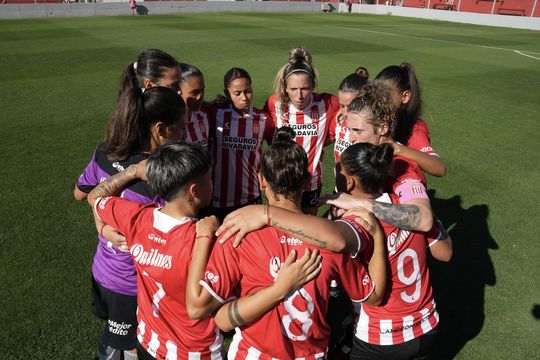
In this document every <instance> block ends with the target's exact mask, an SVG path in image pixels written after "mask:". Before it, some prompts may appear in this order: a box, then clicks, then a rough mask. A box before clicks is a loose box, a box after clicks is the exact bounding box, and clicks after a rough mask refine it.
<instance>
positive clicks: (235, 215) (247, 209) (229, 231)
mask: <svg viewBox="0 0 540 360" xmlns="http://www.w3.org/2000/svg"><path fill="white" fill-rule="evenodd" d="M266 207H267V205H248V206H244V207H243V208H240V209H238V210H235V211H233V212H232V213H230V214H229V215H227V216H226V217H225V219H223V224H221V226H220V227H219V229H218V230H217V232H216V236H221V238H220V239H219V243H220V244H224V243H225V242H226V241H227V240H229V239H230V238H231V237H232V236H233V235H234V234H236V236H235V238H234V242H233V247H237V246H238V245H240V243H241V242H242V239H243V238H244V236H246V234H248V233H250V232H251V231H255V230H259V229H262V228H263V227H264V226H265V225H266V221H267V218H266V210H267V209H266Z"/></svg>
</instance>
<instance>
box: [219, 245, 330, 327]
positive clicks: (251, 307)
mask: <svg viewBox="0 0 540 360" xmlns="http://www.w3.org/2000/svg"><path fill="white" fill-rule="evenodd" d="M295 257H296V252H295V251H294V250H293V251H292V252H291V253H290V254H289V256H288V257H287V260H286V261H285V262H284V263H283V264H281V269H280V270H279V272H278V277H277V279H276V282H274V283H273V284H272V285H270V286H268V287H266V288H264V289H262V290H261V291H259V292H256V293H252V294H249V295H247V296H244V297H242V298H240V299H236V300H233V301H231V302H228V303H226V304H225V305H223V306H222V307H221V308H220V309H219V310H218V312H217V313H216V315H215V316H214V320H215V321H216V325H217V326H218V327H219V328H220V329H221V330H223V331H231V330H232V329H234V328H235V327H240V326H243V325H245V324H248V323H250V322H252V321H254V320H257V319H258V318H260V317H261V316H263V315H264V314H266V313H267V312H268V311H269V310H270V309H272V308H273V307H274V306H276V305H277V304H278V303H279V302H280V301H281V300H283V299H284V298H285V297H286V296H287V295H288V294H289V293H291V292H292V291H294V290H296V289H299V288H301V287H302V286H304V284H306V283H307V282H309V281H311V280H312V279H313V278H315V277H316V276H317V275H318V274H319V272H320V269H321V268H320V265H321V257H320V255H318V251H317V250H315V251H313V252H311V251H310V250H309V249H306V252H305V253H304V256H303V257H302V258H301V259H299V260H298V261H296V262H295V261H294V260H295Z"/></svg>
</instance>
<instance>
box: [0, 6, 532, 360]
mask: <svg viewBox="0 0 540 360" xmlns="http://www.w3.org/2000/svg"><path fill="white" fill-rule="evenodd" d="M298 45H303V46H305V47H307V48H308V49H310V50H311V52H312V54H313V58H314V62H315V64H316V66H317V68H318V70H319V72H320V87H319V90H320V91H326V92H333V93H336V89H337V86H338V85H339V83H340V81H341V79H342V78H343V77H345V76H346V75H347V74H349V73H350V72H352V71H353V70H354V69H355V68H356V67H358V66H360V65H363V66H366V67H367V68H368V69H369V71H370V73H371V74H372V76H374V75H376V74H377V72H378V71H379V70H381V69H382V68H383V67H384V66H386V65H389V64H399V63H401V62H402V61H407V62H411V63H412V64H414V65H415V66H416V69H417V73H418V77H419V79H420V80H421V84H422V88H423V92H424V102H425V105H426V106H425V115H424V117H425V120H426V121H427V123H428V125H429V127H430V129H431V135H432V144H433V146H434V147H435V148H436V149H437V150H438V152H439V153H440V154H441V156H442V157H443V158H444V159H445V161H446V162H447V164H448V168H449V171H448V175H447V176H446V177H444V178H431V177H430V178H428V181H429V186H430V188H431V189H433V191H432V194H433V207H434V208H435V209H436V211H437V213H438V214H439V216H440V217H441V218H442V219H443V220H444V221H445V223H446V225H447V226H449V227H450V229H451V231H450V234H451V235H452V236H453V240H454V248H455V256H454V259H453V260H452V262H451V263H449V264H440V263H435V262H434V263H433V264H432V270H433V271H432V275H433V276H432V277H433V283H434V288H435V291H436V296H437V301H438V303H439V310H440V314H441V334H442V336H441V338H440V341H439V342H438V343H437V346H436V349H435V358H437V359H450V358H453V357H455V358H457V359H509V358H514V359H532V358H538V357H539V356H540V354H539V349H540V338H539V331H540V320H538V319H535V317H534V316H533V313H532V309H533V307H534V305H535V304H540V286H539V284H540V283H539V280H538V279H539V278H540V266H539V261H538V258H539V257H540V252H539V251H538V248H539V246H538V244H537V241H538V239H537V238H536V232H537V231H538V226H539V225H540V221H539V214H538V208H539V206H538V203H539V200H540V197H539V195H538V190H537V187H538V184H540V171H539V170H538V165H539V164H540V156H539V154H540V152H539V150H538V139H539V135H540V131H539V130H538V121H539V119H540V117H539V115H540V95H539V94H540V33H539V32H535V31H526V30H514V29H504V28H496V27H481V26H473V25H464V24H453V23H447V22H434V21H425V20H418V19H406V18H398V17H387V16H368V15H346V14H321V15H305V14H279V15H277V14H200V15H177V16H146V17H131V16H130V17H94V18H64V19H47V20H41V19H40V20H14V21H11V20H10V21H1V22H0V73H1V76H0V83H1V86H0V106H1V114H2V115H1V116H0V122H1V124H0V125H1V130H0V134H1V137H0V139H1V141H0V154H1V155H2V166H1V167H0V179H1V181H2V190H1V192H0V201H1V203H2V207H1V210H0V211H1V212H0V229H1V230H0V243H1V251H0V293H1V296H0V309H1V310H0V324H1V326H2V332H1V333H2V336H1V337H0V358H2V359H91V358H93V357H94V356H95V347H96V341H97V337H98V334H99V331H100V327H101V325H102V323H101V322H100V321H98V320H96V319H95V318H94V317H93V315H92V314H91V310H90V300H91V298H90V292H91V287H90V276H91V275H90V268H91V264H92V258H93V254H94V250H95V245H96V239H95V229H94V226H93V222H92V217H91V212H90V209H89V208H88V206H87V205H86V204H85V203H76V202H75V200H74V199H73V197H72V195H71V192H72V189H73V186H74V184H75V181H76V179H77V176H78V175H79V174H80V173H81V171H82V169H83V168H84V166H85V165H86V163H87V162H88V161H89V159H90V156H91V153H92V150H93V149H94V147H95V146H96V145H97V144H98V143H99V142H100V141H101V140H102V139H103V134H104V129H105V124H106V122H107V119H108V117H109V115H110V113H111V110H112V105H113V103H114V100H115V95H116V91H117V86H118V80H119V77H120V74H121V72H122V70H123V68H124V67H125V66H126V65H127V64H129V63H131V62H134V61H135V60H136V55H137V53H138V51H139V50H141V49H143V48H148V47H153V48H160V49H163V50H165V51H167V52H169V53H171V54H172V55H174V56H175V57H177V58H178V59H179V60H180V61H183V62H190V63H193V64H195V65H197V66H199V67H200V68H201V69H202V70H203V72H204V74H205V77H206V84H207V98H212V97H214V96H215V95H216V94H217V93H219V92H220V91H221V89H222V87H223V85H222V79H223V74H224V73H225V71H226V70H228V69H229V68H230V67H232V66H241V67H244V68H246V69H247V70H248V71H249V72H250V73H251V75H252V78H253V80H254V91H255V105H256V106H262V105H263V103H264V101H265V99H266V98H267V96H269V95H270V93H271V86H272V81H273V77H274V75H275V73H276V72H277V70H278V68H279V67H280V66H281V65H282V64H283V63H284V62H285V61H286V59H287V51H288V49H289V48H291V47H295V46H298ZM513 50H518V51H521V52H522V54H519V53H516V52H514V51H513ZM523 54H527V55H529V57H527V56H525V55H523ZM531 56H532V57H531ZM326 155H327V156H326V166H325V168H326V176H325V191H327V192H328V191H330V190H331V188H332V186H333V184H332V178H331V176H332V171H331V168H332V165H333V164H332V156H331V155H332V154H331V151H328V152H327V154H326Z"/></svg>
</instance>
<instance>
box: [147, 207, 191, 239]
mask: <svg viewBox="0 0 540 360" xmlns="http://www.w3.org/2000/svg"><path fill="white" fill-rule="evenodd" d="M189 221H197V219H194V218H192V217H188V216H185V217H183V218H180V219H177V218H173V217H172V216H169V215H167V214H164V213H162V212H161V208H156V209H154V224H153V225H154V228H155V229H158V230H159V231H161V232H164V233H168V232H169V231H171V229H172V228H174V227H176V226H178V225H182V224H185V223H187V222H189Z"/></svg>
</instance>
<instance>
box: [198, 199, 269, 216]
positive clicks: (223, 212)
mask: <svg viewBox="0 0 540 360" xmlns="http://www.w3.org/2000/svg"><path fill="white" fill-rule="evenodd" d="M253 204H262V199H261V197H260V196H259V197H258V198H256V199H253V200H251V201H250V202H247V203H245V204H243V205H240V206H231V207H226V208H215V207H212V208H209V209H208V212H206V211H203V212H201V211H199V218H201V219H202V218H203V217H204V216H209V215H215V216H216V217H217V218H218V219H219V221H220V222H223V219H225V216H227V215H229V214H230V213H232V212H233V211H234V210H238V209H240V208H243V207H244V206H248V205H253Z"/></svg>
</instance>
